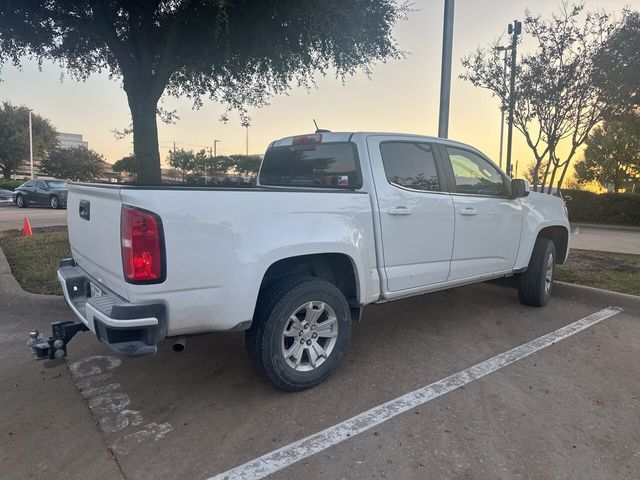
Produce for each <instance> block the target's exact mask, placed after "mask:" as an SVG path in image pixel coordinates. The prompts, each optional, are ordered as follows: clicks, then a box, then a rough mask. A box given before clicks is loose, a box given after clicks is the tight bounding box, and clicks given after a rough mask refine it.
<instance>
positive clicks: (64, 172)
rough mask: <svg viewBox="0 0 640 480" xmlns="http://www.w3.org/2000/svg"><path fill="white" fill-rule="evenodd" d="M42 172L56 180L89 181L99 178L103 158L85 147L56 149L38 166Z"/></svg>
mask: <svg viewBox="0 0 640 480" xmlns="http://www.w3.org/2000/svg"><path fill="white" fill-rule="evenodd" d="M40 167H41V169H42V172H43V173H45V174H47V175H51V176H52V177H56V178H68V179H70V180H74V181H90V180H95V179H97V178H99V177H100V174H101V173H102V171H103V167H104V157H103V156H102V155H100V154H99V153H97V152H95V151H93V150H91V149H90V148H85V147H76V148H58V149H56V150H54V151H53V152H51V153H50V154H49V156H48V157H47V158H45V159H44V160H42V163H41V164H40Z"/></svg>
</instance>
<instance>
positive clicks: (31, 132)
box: [29, 110, 34, 180]
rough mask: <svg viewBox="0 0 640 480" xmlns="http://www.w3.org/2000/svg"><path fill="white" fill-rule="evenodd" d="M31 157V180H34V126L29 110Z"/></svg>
mask: <svg viewBox="0 0 640 480" xmlns="http://www.w3.org/2000/svg"><path fill="white" fill-rule="evenodd" d="M29 157H30V158H31V180H33V177H34V175H33V124H32V122H31V110H29Z"/></svg>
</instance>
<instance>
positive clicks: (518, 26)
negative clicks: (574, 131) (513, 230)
mask: <svg viewBox="0 0 640 480" xmlns="http://www.w3.org/2000/svg"><path fill="white" fill-rule="evenodd" d="M508 32H509V35H511V80H510V82H509V129H508V131H507V175H509V176H510V177H511V145H512V141H513V110H514V107H515V104H516V92H515V89H516V50H517V48H518V35H520V34H521V33H522V22H519V21H518V20H514V21H513V23H510V24H509V29H508Z"/></svg>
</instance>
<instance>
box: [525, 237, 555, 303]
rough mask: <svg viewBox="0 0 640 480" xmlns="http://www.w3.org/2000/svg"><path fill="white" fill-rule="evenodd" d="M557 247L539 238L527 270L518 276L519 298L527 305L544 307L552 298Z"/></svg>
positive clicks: (547, 240) (546, 239)
mask: <svg viewBox="0 0 640 480" xmlns="http://www.w3.org/2000/svg"><path fill="white" fill-rule="evenodd" d="M555 263H556V247H555V245H554V244H553V242H552V241H551V240H549V239H548V238H538V239H537V240H536V244H535V245H534V247H533V253H532V254H531V259H530V260H529V266H528V267H527V270H526V271H525V272H523V273H521V274H519V275H518V298H519V299H520V302H522V303H524V304H525V305H532V306H534V307H542V306H543V305H545V304H546V303H547V301H548V300H549V298H551V293H552V290H553V279H554V277H555Z"/></svg>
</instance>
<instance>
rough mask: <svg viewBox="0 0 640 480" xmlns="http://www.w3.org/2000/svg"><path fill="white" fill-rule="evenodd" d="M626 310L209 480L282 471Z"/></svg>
mask: <svg viewBox="0 0 640 480" xmlns="http://www.w3.org/2000/svg"><path fill="white" fill-rule="evenodd" d="M621 311H622V309H620V308H616V307H607V308H605V309H603V310H600V311H599V312H596V313H594V314H592V315H589V316H588V317H585V318H583V319H581V320H578V321H577V322H574V323H571V324H569V325H567V326H566V327H562V328H560V329H558V330H556V331H555V332H552V333H549V334H547V335H543V336H542V337H538V338H536V339H535V340H532V341H530V342H527V343H525V344H522V345H520V346H519V347H515V348H513V349H511V350H509V351H507V352H504V353H501V354H499V355H496V356H495V357H492V358H490V359H488V360H485V361H484V362H481V363H478V364H477V365H474V366H473V367H469V368H467V369H466V370H462V371H460V372H458V373H454V374H453V375H451V376H449V377H446V378H443V379H442V380H438V381H437V382H435V383H432V384H431V385H427V386H426V387H422V388H419V389H418V390H414V391H413V392H410V393H407V394H406V395H403V396H401V397H398V398H396V399H394V400H391V401H389V402H387V403H383V404H382V405H378V406H377V407H373V408H371V409H370V410H367V411H366V412H363V413H361V414H359V415H356V416H354V417H351V418H349V419H348V420H345V421H344V422H342V423H339V424H337V425H334V426H333V427H329V428H327V429H325V430H322V431H321V432H318V433H314V434H313V435H310V436H308V437H306V438H303V439H301V440H298V441H295V442H293V443H291V444H289V445H286V446H284V447H282V448H279V449H278V450H274V451H273V452H271V453H267V454H266V455H263V456H261V457H259V458H256V459H255V460H251V461H249V462H247V463H245V464H243V465H239V466H237V467H235V468H232V469H231V470H228V471H226V472H224V473H220V474H218V475H215V476H213V477H210V478H209V480H231V479H243V480H257V479H260V478H264V477H266V476H267V475H271V474H272V473H275V472H277V471H279V470H282V469H284V468H286V467H288V466H289V465H291V464H293V463H296V462H299V461H300V460H303V459H305V458H307V457H310V456H311V455H315V454H316V453H319V452H321V451H323V450H326V449H327V448H329V447H332V446H334V445H337V444H338V443H340V442H343V441H345V440H348V439H349V438H352V437H354V436H355V435H358V434H360V433H362V432H365V431H367V430H369V429H371V428H373V427H375V426H377V425H380V424H381V423H383V422H386V421H387V420H390V419H391V418H393V417H395V416H397V415H400V414H401V413H403V412H406V411H407V410H411V409H412V408H415V407H418V406H420V405H423V404H425V403H427V402H429V401H431V400H433V399H435V398H438V397H440V396H442V395H444V394H446V393H448V392H450V391H452V390H455V389H456V388H459V387H462V386H464V385H466V384H467V383H470V382H473V381H474V380H478V379H479V378H482V377H484V376H486V375H489V374H490V373H493V372H495V371H497V370H499V369H501V368H504V367H506V366H507V365H510V364H512V363H514V362H517V361H518V360H522V359H523V358H525V357H528V356H529V355H531V354H533V353H535V352H537V351H538V350H542V349H543V348H546V347H549V346H551V345H553V344H554V343H557V342H559V341H560V340H564V339H565V338H568V337H570V336H571V335H575V334H576V333H578V332H581V331H582V330H585V329H586V328H589V327H591V326H593V325H595V324H596V323H599V322H601V321H603V320H606V319H607V318H609V317H612V316H614V315H617V314H618V313H620V312H621Z"/></svg>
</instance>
